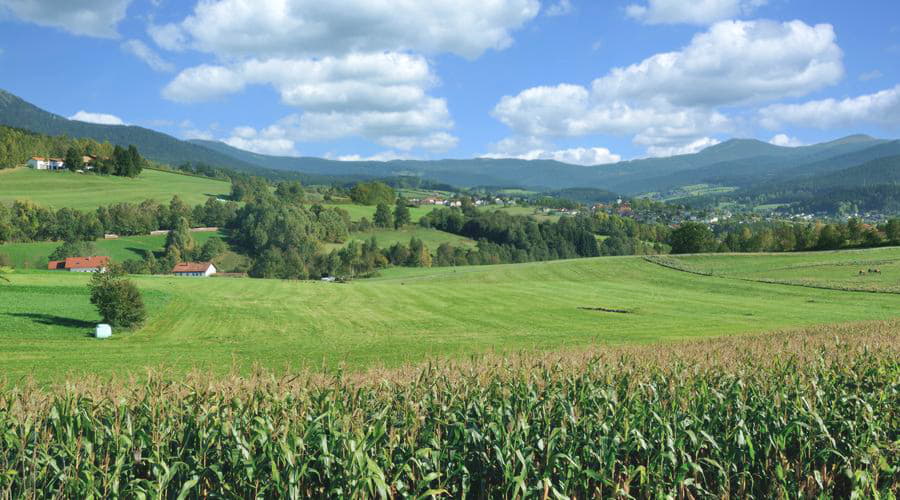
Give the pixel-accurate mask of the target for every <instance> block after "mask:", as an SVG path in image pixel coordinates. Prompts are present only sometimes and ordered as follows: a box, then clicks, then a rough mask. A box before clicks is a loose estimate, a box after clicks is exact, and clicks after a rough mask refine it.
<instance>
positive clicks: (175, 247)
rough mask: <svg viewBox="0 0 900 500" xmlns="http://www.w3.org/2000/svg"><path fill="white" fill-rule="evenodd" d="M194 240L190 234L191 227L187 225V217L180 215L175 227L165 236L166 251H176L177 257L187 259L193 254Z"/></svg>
mask: <svg viewBox="0 0 900 500" xmlns="http://www.w3.org/2000/svg"><path fill="white" fill-rule="evenodd" d="M195 246H196V242H195V241H194V237H193V236H191V229H190V227H189V226H188V222H187V219H185V218H184V217H180V218H179V219H178V222H177V223H176V224H175V227H173V228H172V230H171V231H169V234H168V236H166V253H167V254H168V253H175V252H177V255H178V258H180V259H182V260H189V259H191V258H192V257H193V255H194V247H195Z"/></svg>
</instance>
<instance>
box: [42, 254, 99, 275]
mask: <svg viewBox="0 0 900 500" xmlns="http://www.w3.org/2000/svg"><path fill="white" fill-rule="evenodd" d="M47 269H49V270H51V271H63V270H65V271H69V272H73V273H93V272H97V271H100V272H101V273H105V272H106V270H107V269H109V257H69V258H67V259H66V260H51V261H50V262H49V263H48V264H47Z"/></svg>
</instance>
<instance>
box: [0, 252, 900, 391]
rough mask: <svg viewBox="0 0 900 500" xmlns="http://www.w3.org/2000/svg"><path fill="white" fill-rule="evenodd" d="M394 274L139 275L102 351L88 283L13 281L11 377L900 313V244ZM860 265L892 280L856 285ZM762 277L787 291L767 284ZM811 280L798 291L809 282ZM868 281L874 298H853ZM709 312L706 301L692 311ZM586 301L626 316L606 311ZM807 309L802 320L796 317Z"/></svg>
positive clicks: (414, 358) (556, 344)
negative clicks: (121, 324)
mask: <svg viewBox="0 0 900 500" xmlns="http://www.w3.org/2000/svg"><path fill="white" fill-rule="evenodd" d="M681 258H682V259H684V260H685V262H687V263H689V264H691V265H693V266H695V267H697V268H700V269H710V270H711V271H715V272H716V276H700V275H697V274H691V273H687V272H682V271H679V270H675V269H670V268H667V267H663V266H661V265H658V264H655V263H652V262H649V261H647V260H644V259H642V258H640V257H608V258H597V259H579V260H573V261H553V262H540V263H531V264H514V265H497V266H480V267H446V268H430V269H426V268H395V269H389V270H386V271H384V272H383V276H382V277H380V278H375V279H369V280H359V281H355V282H353V283H351V284H346V285H344V284H333V283H322V282H314V281H299V282H298V281H289V280H262V279H228V278H211V279H190V278H176V277H172V276H134V277H133V278H132V279H133V280H134V282H135V283H136V284H137V285H138V287H139V288H140V289H141V291H142V293H143V295H144V300H145V301H146V303H147V306H148V311H149V318H148V321H147V323H146V325H145V326H144V327H142V328H141V329H140V330H138V331H134V332H116V333H115V334H114V337H113V338H112V339H110V340H109V341H104V342H97V341H95V340H93V339H91V338H89V337H88V335H87V333H88V332H89V330H90V329H91V328H92V327H93V326H94V325H95V324H96V322H97V320H98V318H97V313H96V310H95V309H94V308H93V307H92V306H91V304H90V301H89V297H88V289H87V287H86V286H85V283H86V282H87V280H88V279H89V277H88V276H79V275H77V274H79V273H65V272H53V271H49V272H48V271H43V272H39V271H31V272H15V273H11V274H9V275H8V277H9V279H10V281H11V283H8V284H3V285H0V286H2V287H3V292H2V293H3V297H4V300H2V301H0V359H3V360H4V373H5V375H6V376H7V377H9V378H11V379H18V378H19V377H21V376H24V375H31V376H34V377H35V378H36V379H37V380H38V381H41V382H44V381H48V380H61V379H62V377H64V376H65V375H66V374H67V373H69V374H70V375H72V376H75V375H76V374H87V375H89V376H90V377H92V378H93V377H102V376H104V375H110V374H119V375H125V374H129V373H134V374H137V375H141V374H142V373H143V369H144V368H146V367H160V366H166V367H170V368H171V371H170V372H169V373H172V374H176V373H183V372H184V371H187V370H190V369H197V370H204V371H206V372H208V373H223V372H227V371H229V370H231V369H232V368H233V367H235V368H239V369H241V370H242V371H245V372H246V371H249V370H251V368H252V367H253V366H254V364H258V365H259V366H260V367H261V368H269V369H272V370H284V369H285V368H286V367H292V368H297V367H323V366H328V367H338V366H343V365H346V366H347V368H348V369H360V368H366V367H373V366H384V365H388V366H397V365H400V364H403V363H407V362H413V363H415V362H420V361H423V360H427V359H432V358H434V357H436V356H439V357H441V358H442V359H443V358H464V357H467V356H469V355H471V354H477V353H484V352H500V353H502V352H521V351H533V350H552V349H559V348H583V347H586V346H591V345H598V344H599V345H609V344H622V343H649V342H660V341H675V340H685V339H691V338H694V339H698V338H708V337H716V336H729V335H736V334H745V333H754V332H756V333H762V332H770V331H773V330H777V329H782V328H793V327H804V326H810V325H819V324H826V323H836V322H850V321H864V320H887V319H891V318H896V317H897V315H898V309H897V307H896V306H897V295H896V293H897V291H898V290H897V287H896V283H897V282H896V277H897V274H898V273H900V249H898V248H883V249H874V250H866V251H845V252H820V253H795V254H786V255H778V256H776V257H773V256H769V255H741V256H737V255H728V256H720V255H717V256H698V257H681ZM867 262H878V264H877V265H878V266H879V267H880V268H881V269H882V271H883V274H881V275H879V276H878V277H871V278H869V277H863V278H860V277H859V276H857V273H856V270H857V269H858V268H859V267H860V266H865V265H866V264H865V263H867ZM767 279H777V280H782V281H784V282H785V283H784V284H779V283H766V282H765V280H767ZM807 282H808V285H809V286H798V285H802V284H803V283H807ZM859 287H865V289H866V290H869V292H870V293H859V292H853V291H844V290H846V289H847V288H854V289H856V288H859ZM697 304H703V305H704V307H697ZM592 308H612V309H617V310H626V311H629V312H628V313H627V314H611V313H607V312H602V311H597V310H592ZM798 311H803V314H798Z"/></svg>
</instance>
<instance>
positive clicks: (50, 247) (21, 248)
mask: <svg viewBox="0 0 900 500" xmlns="http://www.w3.org/2000/svg"><path fill="white" fill-rule="evenodd" d="M191 235H192V236H193V237H194V240H195V241H196V242H197V243H198V244H200V245H202V244H203V243H204V242H205V241H206V240H207V239H209V238H211V237H213V236H218V237H220V238H224V234H220V233H191ZM165 244H166V237H165V236H123V237H122V238H119V239H116V240H98V241H96V242H94V245H96V247H97V255H105V256H107V257H109V258H111V259H112V261H113V262H122V261H124V260H129V259H141V258H143V257H144V251H146V250H151V251H155V252H161V251H163V249H164V247H165ZM59 245H60V242H54V241H42V242H37V243H4V244H0V255H5V256H7V257H9V259H10V264H11V265H12V266H13V267H16V268H19V269H46V268H47V261H48V260H49V259H48V256H49V255H50V254H51V253H53V251H54V250H56V247H58V246H59Z"/></svg>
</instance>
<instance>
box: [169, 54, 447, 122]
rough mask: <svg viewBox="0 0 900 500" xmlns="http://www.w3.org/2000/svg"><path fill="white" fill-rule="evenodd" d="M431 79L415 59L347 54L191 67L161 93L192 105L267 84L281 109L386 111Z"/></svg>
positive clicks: (410, 100)
mask: <svg viewBox="0 0 900 500" xmlns="http://www.w3.org/2000/svg"><path fill="white" fill-rule="evenodd" d="M436 80H437V79H436V77H435V76H434V75H433V74H432V73H431V71H430V69H429V67H428V62H427V61H426V60H425V58H423V57H421V56H414V55H409V54H398V53H352V54H347V55H344V56H341V57H331V56H329V57H323V58H321V59H279V58H276V59H267V60H259V59H248V60H246V61H243V62H240V63H237V64H234V65H231V66H219V65H202V66H196V67H193V68H188V69H186V70H184V71H182V72H181V73H179V74H178V76H176V77H175V79H174V80H173V81H172V82H170V83H169V84H168V85H167V86H166V87H165V89H163V95H164V96H165V97H166V98H168V99H171V100H173V101H179V102H196V101H204V100H210V99H215V98H218V97H221V96H223V95H226V94H230V93H234V92H238V91H240V90H243V89H244V88H245V87H246V86H248V85H272V86H273V87H275V88H276V89H277V90H278V91H279V93H280V95H281V99H282V101H283V102H284V103H285V104H289V105H292V106H298V107H302V108H304V109H309V110H317V111H321V110H340V109H385V110H392V109H404V108H410V107H412V106H415V105H416V104H418V103H419V102H420V101H421V100H422V99H423V98H424V97H425V89H426V88H428V87H430V86H431V85H432V84H433V83H435V82H436Z"/></svg>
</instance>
